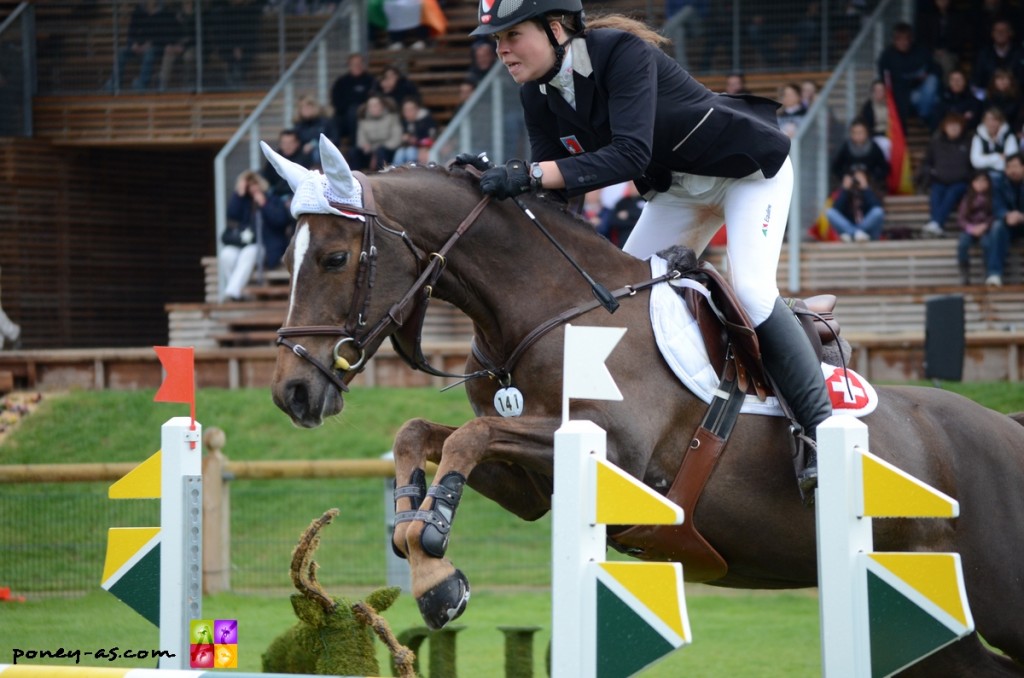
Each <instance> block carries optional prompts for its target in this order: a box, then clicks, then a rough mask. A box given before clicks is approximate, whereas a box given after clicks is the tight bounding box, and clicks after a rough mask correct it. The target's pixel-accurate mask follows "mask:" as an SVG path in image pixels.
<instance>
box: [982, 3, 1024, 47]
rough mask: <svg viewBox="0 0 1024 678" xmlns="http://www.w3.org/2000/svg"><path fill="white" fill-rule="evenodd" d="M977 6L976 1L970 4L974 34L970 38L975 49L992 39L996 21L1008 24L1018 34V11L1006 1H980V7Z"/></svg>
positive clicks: (1019, 18)
mask: <svg viewBox="0 0 1024 678" xmlns="http://www.w3.org/2000/svg"><path fill="white" fill-rule="evenodd" d="M977 4H978V3H977V0H975V2H972V3H971V5H975V6H972V8H971V24H972V25H973V26H974V34H973V35H972V36H971V37H972V44H973V45H974V47H975V49H978V48H980V47H981V46H982V45H985V44H987V43H988V42H989V41H990V40H991V39H992V27H993V26H994V25H995V23H996V22H997V21H1006V22H1007V23H1009V24H1010V27H1011V28H1012V29H1013V32H1014V34H1015V35H1016V34H1018V33H1019V32H1020V30H1021V27H1022V22H1021V14H1020V10H1019V9H1017V8H1016V7H1013V6H1012V5H1011V4H1010V2H1009V1H1008V0H981V3H980V4H981V7H977V6H976V5H977Z"/></svg>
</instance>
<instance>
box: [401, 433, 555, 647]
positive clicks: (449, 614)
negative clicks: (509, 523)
mask: <svg viewBox="0 0 1024 678" xmlns="http://www.w3.org/2000/svg"><path fill="white" fill-rule="evenodd" d="M558 423H559V422H558V420H557V419H554V418H541V417H523V418H517V419H503V418H501V417H482V418H479V419H474V420H472V421H470V422H469V423H467V424H466V425H464V426H462V427H461V428H459V429H458V430H456V431H454V432H451V431H449V435H447V437H446V438H445V439H444V444H443V448H442V451H441V458H440V463H439V464H438V469H437V474H436V475H435V476H434V484H433V485H432V486H431V487H430V489H429V490H428V491H427V493H426V496H425V497H424V498H423V501H422V502H421V503H420V505H419V508H418V509H417V510H414V511H412V514H411V515H410V514H408V513H406V514H404V515H401V514H396V518H395V520H396V532H395V545H396V547H397V549H398V550H399V551H401V552H403V553H404V554H405V555H406V556H407V557H408V559H409V564H410V568H411V570H412V589H413V595H414V596H415V598H416V602H417V604H418V605H419V608H420V614H421V615H422V616H423V620H424V621H425V622H426V623H427V625H428V626H430V627H431V628H435V629H437V628H441V627H442V626H444V625H445V624H447V623H448V622H450V621H451V620H453V619H455V618H456V617H458V616H459V615H460V614H462V612H463V610H465V608H466V604H467V603H468V602H469V582H468V581H467V579H466V577H465V575H463V574H462V572H460V571H459V570H457V569H455V567H454V565H452V563H451V562H450V561H449V560H448V559H447V558H445V552H446V551H447V548H448V539H449V536H450V534H451V528H452V521H453V520H454V518H455V513H456V510H457V509H458V506H459V501H460V500H461V498H462V492H463V489H464V488H465V485H466V482H467V479H469V478H470V476H471V474H472V472H473V469H474V468H476V467H477V466H478V465H479V464H481V463H482V462H486V461H495V462H499V461H500V462H503V463H502V464H488V466H487V472H486V473H483V474H480V475H479V476H478V477H474V478H473V484H474V487H476V486H477V484H478V481H479V484H480V485H481V487H479V488H478V489H480V491H482V492H483V493H484V494H485V495H486V496H488V497H490V498H492V499H494V500H495V501H497V502H498V503H500V504H502V505H512V506H516V507H517V512H520V510H522V514H526V511H525V509H524V506H523V504H524V501H523V497H524V496H529V497H530V501H532V502H533V503H535V504H537V505H544V506H546V505H547V504H548V502H550V499H551V498H550V493H548V494H547V496H541V494H542V492H541V491H540V489H541V488H544V487H550V485H549V484H546V483H537V482H528V483H524V480H526V479H528V478H529V476H530V475H540V476H548V477H550V476H551V473H552V468H553V463H552V440H553V435H554V430H555V428H556V427H557V426H558ZM434 433H435V434H436V433H437V431H436V430H435V431H434ZM400 437H401V436H400ZM423 454H424V456H425V457H426V458H431V457H432V456H433V455H432V454H431V451H429V450H428V451H426V452H424V453H423ZM395 456H396V462H397V458H398V446H397V445H396V454H395ZM506 464H507V465H509V467H508V472H507V473H505V474H502V473H501V471H500V469H501V467H502V466H503V465H506ZM519 467H523V468H525V469H527V470H529V471H531V472H532V473H530V474H524V473H523V472H522V471H523V468H519ZM397 471H398V467H397V465H396V472H397ZM524 485H525V486H524ZM410 493H411V491H410ZM513 498H515V499H513ZM402 499H403V500H404V499H406V497H402ZM407 506H411V503H410V504H409V505H406V504H405V503H403V504H402V505H401V506H400V507H399V511H401V510H403V509H405V510H410V509H409V508H407ZM399 520H402V521H403V522H402V524H401V527H402V529H401V532H399V530H398V527H399V523H398V521H399Z"/></svg>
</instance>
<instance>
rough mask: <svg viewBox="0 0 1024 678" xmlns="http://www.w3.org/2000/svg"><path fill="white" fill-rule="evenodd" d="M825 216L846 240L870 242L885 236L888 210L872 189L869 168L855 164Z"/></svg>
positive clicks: (846, 175) (840, 237)
mask: <svg viewBox="0 0 1024 678" xmlns="http://www.w3.org/2000/svg"><path fill="white" fill-rule="evenodd" d="M825 216H826V217H827V218H828V223H829V224H830V225H831V226H832V228H833V229H834V230H835V231H836V232H837V233H839V239H840V240H842V241H843V242H853V241H857V242H867V241H868V240H878V239H880V238H881V237H882V225H883V224H884V223H885V210H884V209H883V208H882V201H881V200H879V199H878V196H877V195H875V192H874V191H873V190H872V189H871V182H870V181H869V180H868V175H867V172H865V171H864V170H863V169H861V168H855V169H854V170H853V171H852V172H848V173H847V174H845V175H844V176H843V181H842V184H841V186H840V188H839V194H838V195H837V196H836V199H835V201H833V203H832V207H830V208H829V209H828V211H827V212H826V213H825Z"/></svg>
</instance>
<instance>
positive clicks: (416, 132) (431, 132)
mask: <svg viewBox="0 0 1024 678" xmlns="http://www.w3.org/2000/svg"><path fill="white" fill-rule="evenodd" d="M435 139H437V123H436V122H434V116H432V115H431V114H430V111H429V110H427V109H426V107H424V106H421V105H420V102H419V101H417V100H416V99H406V100H405V101H403V102H402V143H401V145H400V146H399V147H398V151H396V152H395V159H394V163H395V164H396V165H404V164H405V163H407V162H418V163H420V164H423V165H425V164H427V161H428V160H429V154H430V148H431V146H433V145H434V140H435Z"/></svg>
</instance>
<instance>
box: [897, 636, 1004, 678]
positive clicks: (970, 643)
mask: <svg viewBox="0 0 1024 678" xmlns="http://www.w3.org/2000/svg"><path fill="white" fill-rule="evenodd" d="M897 675H899V676H900V678H964V677H965V676H970V678H1002V677H1007V678H1009V677H1011V676H1016V677H1017V678H1019V677H1020V676H1024V666H1021V665H1020V664H1017V663H1016V662H1014V661H1012V660H1010V659H1007V658H1006V657H1004V656H1002V655H997V654H996V653H994V652H992V651H991V650H989V649H988V648H986V647H985V646H984V645H983V644H982V642H981V640H980V639H979V638H978V634H977V633H972V634H971V635H969V636H967V637H966V638H963V639H961V640H959V641H957V642H955V643H953V644H952V645H949V646H947V647H945V648H943V649H941V650H939V651H938V652H936V653H935V654H933V655H931V656H929V657H925V658H924V659H922V660H921V661H919V662H917V663H916V664H914V665H913V666H911V667H910V668H908V669H907V670H906V671H903V672H901V673H899V674H897Z"/></svg>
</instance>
